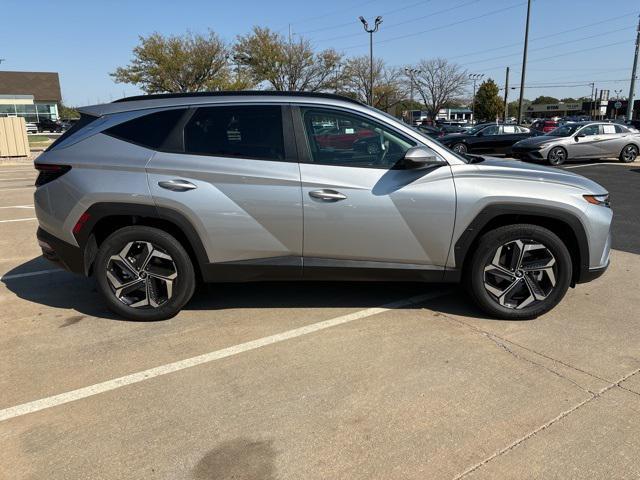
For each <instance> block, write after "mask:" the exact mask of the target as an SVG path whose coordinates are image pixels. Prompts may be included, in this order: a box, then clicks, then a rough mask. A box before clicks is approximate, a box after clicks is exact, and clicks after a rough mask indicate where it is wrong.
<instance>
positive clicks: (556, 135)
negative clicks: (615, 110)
mask: <svg viewBox="0 0 640 480" xmlns="http://www.w3.org/2000/svg"><path fill="white" fill-rule="evenodd" d="M639 151H640V134H639V133H635V132H632V131H630V130H629V129H628V128H627V127H625V126H624V125H619V124H616V123H605V122H576V123H567V124H566V125H563V126H562V127H559V128H556V129H555V130H553V131H552V132H549V133H547V134H546V135H542V136H539V137H535V138H529V139H526V140H522V141H520V142H518V143H516V144H515V145H514V146H513V153H512V155H513V156H514V157H516V158H520V159H523V160H546V161H547V162H549V163H550V164H551V165H561V164H563V163H564V162H565V161H567V160H572V159H577V158H607V157H617V158H618V159H619V160H620V161H621V162H633V161H634V160H635V159H636V158H638V152H639Z"/></svg>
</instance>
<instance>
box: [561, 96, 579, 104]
mask: <svg viewBox="0 0 640 480" xmlns="http://www.w3.org/2000/svg"><path fill="white" fill-rule="evenodd" d="M560 101H561V102H562V103H577V102H578V100H576V99H575V98H573V97H567V98H561V99H560Z"/></svg>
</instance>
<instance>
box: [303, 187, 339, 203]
mask: <svg viewBox="0 0 640 480" xmlns="http://www.w3.org/2000/svg"><path fill="white" fill-rule="evenodd" d="M309 196H310V197H311V198H317V199H318V200H324V201H325V202H338V201H340V200H344V199H345V198H347V196H346V195H345V194H343V193H340V192H337V191H336V190H330V189H328V188H324V189H322V190H313V191H311V192H309Z"/></svg>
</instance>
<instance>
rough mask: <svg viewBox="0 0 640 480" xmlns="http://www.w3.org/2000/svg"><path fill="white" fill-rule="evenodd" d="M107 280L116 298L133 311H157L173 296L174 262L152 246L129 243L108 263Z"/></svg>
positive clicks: (176, 275)
mask: <svg viewBox="0 0 640 480" xmlns="http://www.w3.org/2000/svg"><path fill="white" fill-rule="evenodd" d="M106 275H107V280H108V282H109V285H110V287H111V291H112V292H113V294H114V295H115V296H116V298H117V299H118V300H119V301H121V302H122V303H124V304H125V305H127V306H129V307H132V308H157V307H160V306H162V305H163V304H165V303H166V302H167V301H168V300H169V299H171V297H172V296H173V290H174V288H173V286H174V283H175V281H176V279H177V278H178V272H177V269H176V265H175V262H174V261H173V259H172V258H171V256H170V255H169V254H167V252H166V251H164V250H163V249H161V248H159V247H157V246H156V245H153V244H152V243H150V242H145V241H134V242H129V243H127V244H126V245H125V247H124V248H123V249H122V250H121V251H120V253H118V254H117V255H112V256H111V257H110V258H109V261H108V262H107V272H106Z"/></svg>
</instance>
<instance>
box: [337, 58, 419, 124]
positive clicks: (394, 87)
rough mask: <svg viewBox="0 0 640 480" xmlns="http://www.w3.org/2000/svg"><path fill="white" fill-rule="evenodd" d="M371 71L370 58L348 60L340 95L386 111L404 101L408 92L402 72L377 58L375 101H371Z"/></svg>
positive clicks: (375, 67) (375, 62)
mask: <svg viewBox="0 0 640 480" xmlns="http://www.w3.org/2000/svg"><path fill="white" fill-rule="evenodd" d="M369 69H370V64H369V57H367V56H361V57H353V58H350V59H348V60H347V62H346V63H345V67H344V70H343V75H342V77H341V80H342V82H343V83H342V85H341V86H340V91H339V93H344V94H345V95H348V96H350V97H353V98H356V99H357V100H360V101H361V102H365V103H368V104H370V105H373V106H374V107H376V108H379V109H381V110H385V111H386V110H389V109H391V108H393V107H394V106H395V105H397V104H398V103H400V102H401V101H402V100H403V99H404V97H405V95H406V93H407V92H406V85H405V82H404V80H403V76H402V72H401V71H400V70H399V69H397V68H389V67H387V65H386V64H385V62H384V61H383V60H382V59H380V58H377V59H375V60H374V62H373V101H370V99H369V91H370V87H371V85H370V84H371V78H370V75H369Z"/></svg>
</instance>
